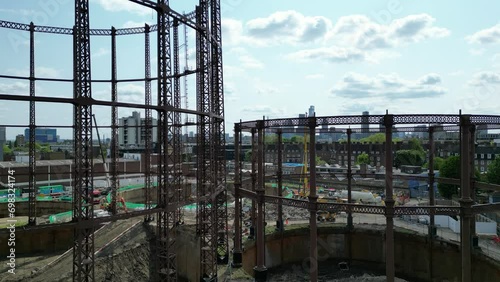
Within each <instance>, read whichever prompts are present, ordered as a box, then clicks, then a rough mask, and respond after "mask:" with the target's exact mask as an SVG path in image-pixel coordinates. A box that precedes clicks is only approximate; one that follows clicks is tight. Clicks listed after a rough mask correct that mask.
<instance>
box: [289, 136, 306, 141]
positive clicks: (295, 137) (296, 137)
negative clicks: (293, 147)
mask: <svg viewBox="0 0 500 282" xmlns="http://www.w3.org/2000/svg"><path fill="white" fill-rule="evenodd" d="M290 141H291V142H292V143H304V137H302V136H298V135H295V136H293V137H292V138H290Z"/></svg>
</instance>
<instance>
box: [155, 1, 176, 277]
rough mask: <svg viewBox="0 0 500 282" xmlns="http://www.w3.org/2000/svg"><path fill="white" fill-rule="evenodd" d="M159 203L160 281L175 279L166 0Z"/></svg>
mask: <svg viewBox="0 0 500 282" xmlns="http://www.w3.org/2000/svg"><path fill="white" fill-rule="evenodd" d="M158 6H159V9H158V106H160V107H163V109H161V110H159V111H158V147H159V150H160V152H159V157H158V206H159V207H161V208H162V209H163V210H162V211H160V212H158V214H157V237H158V238H157V244H158V245H157V250H156V252H157V263H158V266H157V269H158V275H159V280H160V281H176V280H177V263H176V262H177V255H176V250H175V248H176V240H175V234H173V232H172V229H173V228H174V226H175V222H176V220H175V212H170V211H168V204H169V203H170V202H172V200H173V199H174V197H175V191H174V188H175V187H174V183H175V179H174V178H175V169H176V168H175V154H177V153H178V152H175V151H174V150H173V149H174V148H173V142H174V141H173V140H174V134H175V133H176V132H175V131H174V130H173V129H174V124H173V123H174V114H173V112H172V111H169V110H167V109H166V107H169V106H173V93H172V79H171V78H170V76H171V74H172V61H171V55H172V54H171V49H170V48H171V46H170V28H169V26H170V16H169V15H168V13H167V12H168V9H170V8H169V1H168V0H158Z"/></svg>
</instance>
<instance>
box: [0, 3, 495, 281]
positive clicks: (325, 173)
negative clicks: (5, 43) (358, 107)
mask: <svg viewBox="0 0 500 282" xmlns="http://www.w3.org/2000/svg"><path fill="white" fill-rule="evenodd" d="M129 2H132V3H134V4H135V5H141V6H144V7H147V8H149V9H151V11H152V12H153V13H154V14H155V16H156V19H157V23H156V24H154V25H148V24H145V25H144V26H137V27H130V28H114V27H111V28H109V29H92V28H91V27H90V20H89V19H90V12H89V11H90V9H89V5H90V4H89V0H75V1H74V3H75V9H74V22H75V25H74V26H73V27H53V26H44V25H40V26H39V25H36V23H17V22H9V21H3V20H1V19H0V29H8V30H11V31H12V32H18V33H22V34H23V35H25V36H26V37H27V38H29V50H30V54H29V65H28V66H27V67H28V68H29V70H30V75H29V76H26V77H24V76H18V75H15V74H0V79H9V80H16V81H24V82H26V83H29V86H30V87H29V91H30V92H29V93H24V95H21V94H16V93H0V101H7V102H9V101H10V102H17V103H23V104H25V105H26V106H27V108H29V112H28V113H27V114H28V116H29V117H28V120H29V123H28V124H19V123H16V122H14V121H10V120H5V119H4V120H2V121H1V122H0V127H5V128H28V129H29V131H30V132H35V130H36V129H37V128H43V127H52V128H66V129H68V130H72V132H73V141H72V142H73V143H72V146H71V148H72V158H71V159H67V160H38V159H37V148H36V140H35V137H36V136H35V134H30V136H29V140H26V141H27V143H26V147H27V149H28V152H27V161H25V162H17V161H3V162H0V182H1V185H2V187H1V189H0V227H1V228H0V238H1V240H0V242H1V245H0V254H1V259H0V262H1V266H0V271H1V273H2V274H1V275H0V281H391V282H392V281H463V282H471V281H500V239H498V236H497V232H498V230H497V229H498V222H497V221H495V220H493V219H491V217H488V216H487V215H490V214H498V213H499V212H500V203H497V202H483V201H480V200H479V196H478V195H479V194H480V193H479V192H481V193H482V194H484V195H483V196H484V197H486V196H489V197H490V198H491V197H492V196H493V195H494V194H495V193H496V192H498V191H500V185H496V184H491V183H487V182H484V181H481V179H480V178H479V177H477V175H476V170H475V163H474V159H475V157H474V156H475V152H476V150H477V147H478V146H477V142H476V134H475V133H476V130H477V129H478V128H481V130H488V129H489V130H499V129H500V116H494V115H468V114H462V113H459V114H434V115H430V114H390V113H389V112H388V111H387V112H386V114H384V115H360V116H315V115H310V116H306V117H302V118H282V119H262V120H251V121H240V122H239V123H236V124H234V142H233V144H232V148H233V149H231V150H234V151H233V153H234V159H231V160H228V157H227V156H228V153H227V151H228V150H229V149H228V144H227V142H226V139H225V135H226V133H225V114H224V81H223V59H222V58H223V49H222V46H223V40H222V27H221V3H220V2H221V1H220V0H199V1H198V0H197V1H196V5H195V6H194V7H192V11H190V12H184V11H183V12H180V11H176V10H174V9H172V8H171V5H170V3H169V1H168V0H158V1H149V0H130V1H129ZM170 2H174V1H170ZM40 34H44V35H47V34H48V35H50V36H54V37H67V38H70V40H71V41H72V47H73V49H72V57H69V58H64V59H66V60H68V61H72V62H73V74H72V78H48V77H39V76H37V75H36V74H35V70H36V60H35V55H36V46H37V44H36V42H37V40H38V36H39V35H40ZM192 34H195V38H189V35H192ZM128 36H130V37H133V38H134V42H136V44H141V46H142V45H143V46H144V53H141V54H136V56H138V57H140V58H141V60H142V59H143V61H144V63H143V64H144V70H143V73H144V75H143V76H141V77H135V78H127V79H120V78H118V73H119V70H120V64H119V62H118V60H117V50H119V48H120V46H119V44H118V43H117V38H121V37H128ZM96 38H100V39H102V38H105V40H109V44H110V47H111V48H110V50H111V51H110V53H111V54H110V56H111V64H110V74H111V78H110V79H93V78H92V75H91V73H92V68H91V61H92V60H91V57H92V52H91V49H90V42H91V41H92V40H95V39H96ZM182 38H184V39H182ZM153 39H154V40H153ZM191 41H194V42H196V44H195V45H196V46H195V54H196V66H191V67H189V63H188V56H189V55H188V51H187V50H188V44H190V43H191ZM152 42H154V43H156V45H155V44H154V43H152ZM183 51H185V53H183ZM152 54H156V57H154V56H152ZM182 59H184V60H182ZM21 63H22V62H21V61H20V64H21ZM153 66H155V67H157V76H156V77H154V76H153V75H152V71H151V70H152V68H153ZM188 77H189V78H190V79H188ZM38 81H50V82H54V83H66V84H70V85H71V86H72V89H73V92H72V94H73V95H72V97H67V98H63V97H55V96H54V97H53V96H44V95H38V94H37V91H36V89H37V87H36V83H37V82H38ZM130 81H133V82H137V83H141V84H142V85H143V87H144V100H143V101H144V103H136V102H129V101H123V99H121V98H120V97H119V96H120V93H119V91H118V88H119V85H120V84H123V83H126V82H130ZM193 81H195V84H194V85H190V84H189V83H190V82H193ZM98 83H99V84H106V85H108V86H109V89H110V93H109V94H110V95H109V97H110V99H100V98H96V97H95V96H93V93H94V92H93V89H92V88H93V87H94V85H96V84H98ZM153 83H154V84H156V86H155V87H153V85H152V84H153ZM188 85H189V86H188ZM188 88H189V89H193V91H195V92H196V95H195V100H196V101H195V102H191V107H189V105H188V102H187V96H188V95H187V89H188ZM154 89H156V91H154ZM182 90H184V92H183V91H182ZM154 92H157V93H154ZM153 94H155V97H153ZM44 103H51V104H61V105H64V106H66V107H68V108H70V109H71V110H72V111H73V116H68V117H64V119H66V120H70V123H71V124H70V125H61V124H45V123H43V122H40V121H38V120H37V109H39V108H38V105H40V104H44ZM193 105H195V106H193ZM99 108H107V109H108V110H109V113H110V116H107V117H106V120H108V121H109V123H106V124H100V123H98V122H97V120H96V111H95V110H96V109H99ZM120 109H133V110H138V111H141V112H143V113H144V116H145V117H144V122H143V123H139V124H132V125H123V124H122V123H121V122H120V121H119V118H118V111H119V110H120ZM153 116H155V117H157V119H156V120H155V121H153V120H154V118H153ZM61 123H63V122H62V121H61ZM370 125H371V126H372V127H369V126H370ZM333 126H334V129H332V130H330V131H329V132H330V133H332V134H342V136H345V140H343V141H342V143H341V145H340V146H341V149H339V150H341V151H342V154H344V153H345V158H344V156H343V157H342V162H341V163H340V162H339V163H335V164H334V163H332V164H330V165H329V164H323V163H322V164H320V163H319V161H320V158H319V155H318V150H319V148H320V147H321V146H322V143H321V142H319V141H318V140H317V138H318V136H320V135H321V134H322V133H323V131H322V129H324V128H325V127H326V128H328V127H330V128H332V127H333ZM124 127H127V128H138V129H139V131H140V132H141V134H142V137H143V138H144V143H143V144H144V147H143V148H141V149H140V150H138V151H140V152H138V153H126V154H120V150H121V149H122V148H121V147H122V146H121V144H120V143H121V142H119V130H120V129H122V128H124ZM186 128H195V132H196V134H195V144H194V145H193V144H191V145H193V147H192V148H193V149H192V152H190V153H189V154H188V153H186V152H187V151H188V150H187V149H186V148H187V147H188V143H189V142H188V141H186V140H185V139H184V138H183V136H185V135H187V134H186V132H187V130H186ZM104 130H109V131H110V132H111V136H110V142H109V150H108V152H105V150H103V145H102V144H103V143H104V140H103V139H104V138H102V132H103V131H104ZM398 132H405V133H422V134H423V133H425V134H426V139H425V146H426V147H425V148H426V149H425V150H423V149H422V154H423V155H424V156H423V158H424V159H425V160H427V162H428V163H427V167H426V168H425V169H423V171H422V167H413V166H401V165H399V164H395V163H394V162H395V155H396V153H395V148H394V139H393V138H394V137H393V136H395V134H397V133H398ZM440 132H441V133H443V132H454V133H457V136H458V138H457V140H456V145H457V146H456V148H458V150H457V151H456V152H454V156H457V157H458V156H459V175H460V176H459V177H458V178H447V177H440V176H439V174H438V172H437V171H435V170H434V167H435V166H434V162H435V158H436V155H435V152H436V150H435V145H436V143H437V141H435V138H434V136H435V135H436V134H439V133H440ZM290 133H294V134H298V135H299V136H301V137H302V138H303V139H302V141H301V142H299V143H298V144H292V145H293V146H298V148H300V149H293V151H290V152H288V151H287V152H285V150H284V146H285V141H284V136H286V134H290ZM356 134H358V135H357V136H369V135H372V134H381V135H383V137H384V142H383V143H382V145H381V146H380V148H379V147H377V148H379V149H377V150H378V151H377V152H376V153H374V155H373V156H371V158H372V159H371V162H370V160H368V161H367V162H366V163H358V162H357V161H356V158H357V159H358V160H359V156H360V155H361V154H362V153H364V152H361V151H359V150H358V151H357V152H356V150H355V149H353V148H354V147H353V145H354V143H355V141H354V140H353V138H352V137H353V136H354V135H356ZM153 136H156V140H157V142H156V143H155V142H153V139H154V138H153ZM245 137H247V138H250V140H251V141H250V144H249V146H248V147H247V148H249V149H244V144H243V141H242V140H243V139H244V138H245ZM122 138H123V137H122ZM191 145H189V146H191ZM96 148H97V149H96ZM294 148H297V147H294ZM128 149H130V148H128ZM132 149H133V150H136V148H132ZM134 152H135V151H134ZM289 153H290V154H292V155H293V156H291V158H292V157H293V158H296V159H300V162H297V163H294V164H289V163H287V161H286V160H284V156H288V154H289ZM332 154H333V153H332ZM246 156H248V158H247V157H246ZM370 164H373V165H370ZM417 171H418V173H417ZM439 184H446V185H451V186H452V187H455V188H454V189H456V192H457V194H456V195H454V196H455V197H453V198H451V199H449V200H445V199H444V197H442V195H439V193H438V189H437V187H438V185H439ZM415 187H416V188H415Z"/></svg>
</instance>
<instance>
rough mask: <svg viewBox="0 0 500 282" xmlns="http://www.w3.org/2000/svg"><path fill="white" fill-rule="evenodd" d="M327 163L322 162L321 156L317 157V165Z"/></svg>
mask: <svg viewBox="0 0 500 282" xmlns="http://www.w3.org/2000/svg"><path fill="white" fill-rule="evenodd" d="M325 164H326V162H325V161H324V160H322V159H321V158H320V157H319V156H316V165H325Z"/></svg>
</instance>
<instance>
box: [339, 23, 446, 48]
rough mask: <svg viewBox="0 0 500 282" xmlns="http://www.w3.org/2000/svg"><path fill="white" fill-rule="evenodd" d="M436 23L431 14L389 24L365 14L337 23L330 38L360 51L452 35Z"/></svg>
mask: <svg viewBox="0 0 500 282" xmlns="http://www.w3.org/2000/svg"><path fill="white" fill-rule="evenodd" d="M434 22H435V19H434V18H433V17H431V16H430V15H428V14H418V15H409V16H406V17H404V18H400V19H396V20H394V21H392V22H391V23H390V24H388V25H383V24H379V23H377V22H375V21H373V20H371V19H370V18H368V17H367V16H364V15H351V16H345V17H341V18H340V19H339V20H338V21H337V23H336V24H335V26H334V28H333V31H332V33H331V34H330V38H332V39H334V40H341V41H342V42H343V44H346V45H347V44H348V45H351V46H355V47H357V48H362V49H382V48H391V47H396V46H400V45H403V44H406V43H410V42H420V41H422V40H424V39H429V38H440V37H445V36H448V35H449V34H450V31H449V30H448V29H446V28H442V27H436V26H434Z"/></svg>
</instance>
